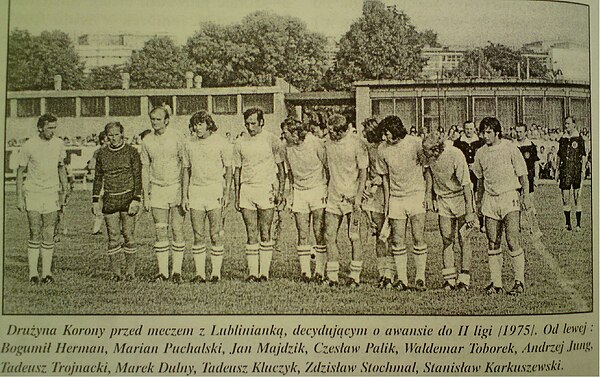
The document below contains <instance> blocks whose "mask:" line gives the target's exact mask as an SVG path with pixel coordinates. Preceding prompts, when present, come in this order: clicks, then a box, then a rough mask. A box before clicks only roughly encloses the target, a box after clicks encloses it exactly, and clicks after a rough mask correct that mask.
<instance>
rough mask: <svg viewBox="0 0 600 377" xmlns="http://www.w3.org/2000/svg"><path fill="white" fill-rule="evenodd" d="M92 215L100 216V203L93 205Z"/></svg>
mask: <svg viewBox="0 0 600 377" xmlns="http://www.w3.org/2000/svg"><path fill="white" fill-rule="evenodd" d="M92 213H93V214H94V216H100V203H99V202H96V203H92Z"/></svg>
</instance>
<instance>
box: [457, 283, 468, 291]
mask: <svg viewBox="0 0 600 377" xmlns="http://www.w3.org/2000/svg"><path fill="white" fill-rule="evenodd" d="M456 290H457V291H459V292H467V291H468V290H469V286H468V285H467V284H465V283H463V282H462V281H461V282H459V283H458V284H456Z"/></svg>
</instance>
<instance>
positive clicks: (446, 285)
mask: <svg viewBox="0 0 600 377" xmlns="http://www.w3.org/2000/svg"><path fill="white" fill-rule="evenodd" d="M459 284H460V283H459ZM442 289H443V290H444V291H448V292H449V291H453V290H455V289H456V286H455V285H452V284H450V282H449V281H448V280H446V281H445V282H444V284H443V285H442Z"/></svg>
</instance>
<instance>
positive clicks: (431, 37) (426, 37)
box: [420, 29, 442, 47]
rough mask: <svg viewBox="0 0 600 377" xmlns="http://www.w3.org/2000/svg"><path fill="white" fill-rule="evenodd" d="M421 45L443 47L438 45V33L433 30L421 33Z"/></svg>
mask: <svg viewBox="0 0 600 377" xmlns="http://www.w3.org/2000/svg"><path fill="white" fill-rule="evenodd" d="M420 39H421V44H422V45H423V46H429V47H442V45H440V44H439V43H438V40H437V33H436V32H435V31H433V30H431V29H427V30H425V31H423V32H421V33H420Z"/></svg>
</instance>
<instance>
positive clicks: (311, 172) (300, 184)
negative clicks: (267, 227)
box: [281, 118, 327, 283]
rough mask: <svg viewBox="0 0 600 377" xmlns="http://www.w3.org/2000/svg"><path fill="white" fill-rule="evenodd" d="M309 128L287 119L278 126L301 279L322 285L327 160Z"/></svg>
mask: <svg viewBox="0 0 600 377" xmlns="http://www.w3.org/2000/svg"><path fill="white" fill-rule="evenodd" d="M309 127H310V126H309V125H308V124H303V123H302V122H300V121H298V120H296V119H293V118H288V119H286V120H285V121H284V122H283V123H281V130H282V132H283V136H284V138H285V140H286V144H287V145H286V148H285V156H286V162H287V165H288V167H289V170H288V177H289V179H290V184H291V186H292V188H293V200H292V212H293V213H294V218H295V220H296V230H297V231H298V243H297V247H296V251H297V253H298V259H299V261H300V279H301V280H302V281H304V282H308V281H310V280H313V281H315V282H317V283H321V282H322V281H323V279H324V276H325V263H326V259H327V254H326V253H327V248H326V246H325V241H324V239H323V229H324V226H323V225H324V217H325V206H326V205H327V174H326V168H325V167H326V166H327V157H326V153H325V145H324V144H323V142H322V141H321V139H319V138H317V137H316V136H315V135H313V134H312V133H310V132H309ZM311 219H312V224H313V233H314V236H315V241H316V243H317V244H316V245H315V246H314V250H315V262H316V266H315V274H314V277H312V279H311V276H312V274H311V268H310V260H311V245H310V244H309V243H308V242H309V235H310V230H309V229H310V222H311Z"/></svg>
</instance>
